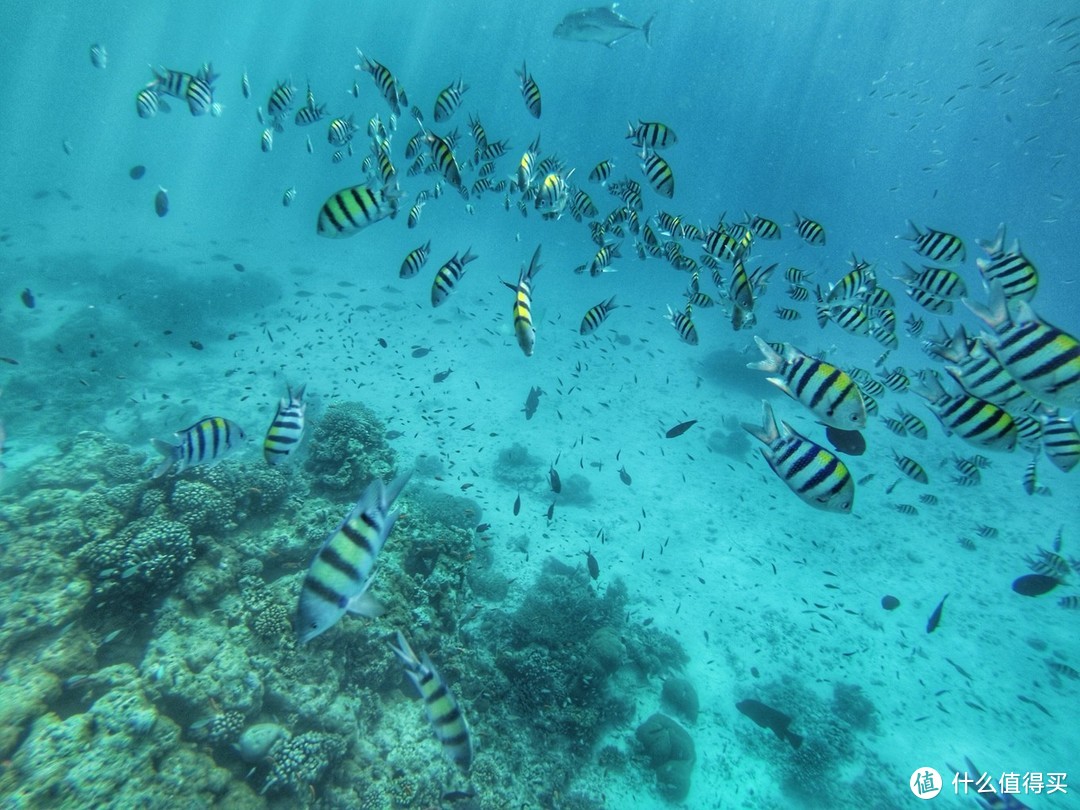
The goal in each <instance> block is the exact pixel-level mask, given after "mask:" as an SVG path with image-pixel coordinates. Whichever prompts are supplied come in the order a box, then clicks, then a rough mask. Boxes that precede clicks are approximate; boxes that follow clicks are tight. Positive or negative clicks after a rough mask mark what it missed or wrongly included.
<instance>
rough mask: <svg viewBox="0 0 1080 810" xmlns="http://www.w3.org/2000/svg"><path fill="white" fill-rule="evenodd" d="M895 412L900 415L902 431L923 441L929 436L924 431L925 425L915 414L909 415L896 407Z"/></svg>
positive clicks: (909, 412) (925, 430)
mask: <svg viewBox="0 0 1080 810" xmlns="http://www.w3.org/2000/svg"><path fill="white" fill-rule="evenodd" d="M896 412H897V413H898V414H899V415H900V422H901V424H902V425H903V426H904V430H906V431H907V432H908V433H910V434H911V435H912V436H914V437H915V438H916V439H925V438H926V437H927V436H929V435H930V434H929V431H927V429H926V423H925V422H923V420H922V419H920V418H919V417H917V416H916V415H915V414H913V413H911V411H907V410H905V409H904V408H902V407H901V406H899V405H897V406H896Z"/></svg>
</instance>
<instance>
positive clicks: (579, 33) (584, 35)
mask: <svg viewBox="0 0 1080 810" xmlns="http://www.w3.org/2000/svg"><path fill="white" fill-rule="evenodd" d="M618 5H619V4H618V3H612V4H611V7H610V8H609V7H607V6H595V7H594V8H583V9H581V10H580V11H572V12H570V13H569V14H567V15H566V16H565V17H563V20H562V22H560V23H559V24H558V25H556V26H555V31H554V34H555V36H556V37H558V38H559V39H570V40H574V41H575V42H599V43H600V44H601V45H607V46H608V47H609V48H610V47H611V46H612V45H614V44H615V43H616V42H618V41H619V40H620V39H625V38H626V37H628V36H630V35H631V34H632V33H634V32H635V31H640V32H641V33H642V34H644V35H645V44H646V45H649V46H651V45H652V37H651V29H652V22H653V19H654V18H655V17H656V15H655V14H653V15H652V17H649V19H647V20H646V21H645V24H644V25H637V24H636V23H633V22H631V21H630V20H628V19H626V17H624V16H623V15H622V14H619V13H618V12H617V11H615V8H616V6H618Z"/></svg>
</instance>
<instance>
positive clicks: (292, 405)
mask: <svg viewBox="0 0 1080 810" xmlns="http://www.w3.org/2000/svg"><path fill="white" fill-rule="evenodd" d="M287 392H288V396H286V397H285V398H283V399H281V400H279V401H278V406H277V413H275V414H274V421H273V422H271V423H270V428H269V429H268V430H267V431H266V438H265V439H263V458H265V459H266V463H267V464H281V463H282V462H284V461H285V460H286V459H288V457H289V454H290V453H292V452H293V451H294V450H295V449H296V448H297V447H298V446H299V444H300V439H302V438H303V436H304V411H305V409H306V408H307V405H306V404H305V403H304V386H302V385H301V386H300V387H299V388H297V389H296V390H295V391H293V390H292V389H291V388H289V389H287Z"/></svg>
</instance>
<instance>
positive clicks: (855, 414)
mask: <svg viewBox="0 0 1080 810" xmlns="http://www.w3.org/2000/svg"><path fill="white" fill-rule="evenodd" d="M851 421H852V422H858V421H859V415H858V414H857V413H853V414H852V415H851Z"/></svg>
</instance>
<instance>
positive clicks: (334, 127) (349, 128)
mask: <svg viewBox="0 0 1080 810" xmlns="http://www.w3.org/2000/svg"><path fill="white" fill-rule="evenodd" d="M354 134H356V124H354V123H353V116H351V115H350V116H349V117H348V118H335V119H334V120H333V121H331V122H330V125H329V126H328V127H327V128H326V140H327V141H328V142H329V143H331V144H332V145H334V146H346V145H347V144H348V143H349V141H351V140H352V139H353V135H354Z"/></svg>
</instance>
